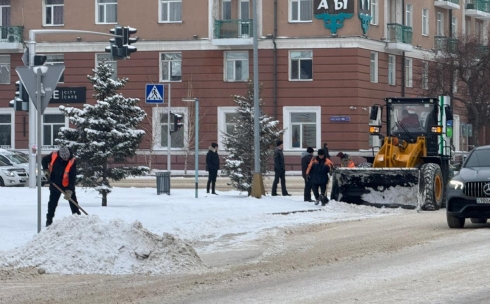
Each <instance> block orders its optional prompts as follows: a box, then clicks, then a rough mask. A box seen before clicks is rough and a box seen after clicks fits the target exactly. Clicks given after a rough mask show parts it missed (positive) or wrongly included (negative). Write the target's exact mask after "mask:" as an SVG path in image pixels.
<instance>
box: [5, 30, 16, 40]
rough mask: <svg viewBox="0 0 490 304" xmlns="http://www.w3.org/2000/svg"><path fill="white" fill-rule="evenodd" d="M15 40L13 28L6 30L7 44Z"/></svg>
mask: <svg viewBox="0 0 490 304" xmlns="http://www.w3.org/2000/svg"><path fill="white" fill-rule="evenodd" d="M15 40H17V37H16V35H15V29H14V28H13V27H9V28H8V35H7V41H8V42H15Z"/></svg>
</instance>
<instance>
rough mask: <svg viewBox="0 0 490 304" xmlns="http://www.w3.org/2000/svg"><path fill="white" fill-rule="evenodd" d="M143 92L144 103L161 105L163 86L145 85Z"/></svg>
mask: <svg viewBox="0 0 490 304" xmlns="http://www.w3.org/2000/svg"><path fill="white" fill-rule="evenodd" d="M145 92H146V93H145V100H146V103H163V84H147V85H146V90H145Z"/></svg>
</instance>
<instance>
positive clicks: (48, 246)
mask: <svg viewBox="0 0 490 304" xmlns="http://www.w3.org/2000/svg"><path fill="white" fill-rule="evenodd" d="M0 265H3V266H4V267H13V268H23V267H37V268H40V269H44V270H45V271H46V272H47V273H61V274H110V275H119V274H170V273H182V272H192V271H197V272H199V271H202V270H205V269H206V268H207V267H206V266H205V265H204V263H203V262H202V261H201V259H200V258H199V256H198V255H197V253H196V252H195V250H194V249H193V248H192V247H191V246H189V245H187V244H186V243H184V242H182V241H181V240H179V239H177V238H175V237H174V236H172V235H171V234H168V233H163V235H162V236H159V235H156V234H154V233H151V232H150V231H148V230H147V229H145V228H143V226H142V224H141V223H140V222H138V221H135V222H134V223H133V224H128V223H125V222H124V221H122V220H111V221H110V222H108V223H106V222H103V221H101V220H100V219H99V217H98V216H94V215H91V216H68V217H65V218H63V219H61V220H58V221H55V222H54V223H53V224H52V225H51V226H50V227H49V228H48V229H46V230H44V231H42V232H41V233H40V234H38V235H36V236H35V237H34V238H33V239H32V240H31V241H30V242H28V243H26V244H25V245H24V246H22V247H18V248H15V249H13V250H11V251H8V252H6V253H5V255H4V256H0Z"/></svg>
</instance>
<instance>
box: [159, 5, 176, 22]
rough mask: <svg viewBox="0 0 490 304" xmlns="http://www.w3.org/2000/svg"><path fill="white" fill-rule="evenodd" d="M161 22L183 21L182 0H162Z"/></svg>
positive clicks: (160, 9)
mask: <svg viewBox="0 0 490 304" xmlns="http://www.w3.org/2000/svg"><path fill="white" fill-rule="evenodd" d="M159 4H160V7H159V11H160V14H159V16H160V18H159V19H160V20H159V21H160V22H181V21H182V0H160V2H159Z"/></svg>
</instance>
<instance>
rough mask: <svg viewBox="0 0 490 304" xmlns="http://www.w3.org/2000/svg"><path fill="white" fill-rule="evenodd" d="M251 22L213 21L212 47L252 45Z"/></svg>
mask: <svg viewBox="0 0 490 304" xmlns="http://www.w3.org/2000/svg"><path fill="white" fill-rule="evenodd" d="M252 37H253V20H252V19H238V20H214V37H213V41H212V43H213V45H252V44H253V38H252Z"/></svg>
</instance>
